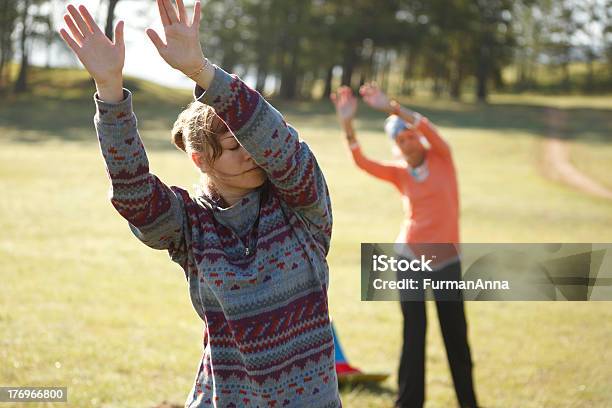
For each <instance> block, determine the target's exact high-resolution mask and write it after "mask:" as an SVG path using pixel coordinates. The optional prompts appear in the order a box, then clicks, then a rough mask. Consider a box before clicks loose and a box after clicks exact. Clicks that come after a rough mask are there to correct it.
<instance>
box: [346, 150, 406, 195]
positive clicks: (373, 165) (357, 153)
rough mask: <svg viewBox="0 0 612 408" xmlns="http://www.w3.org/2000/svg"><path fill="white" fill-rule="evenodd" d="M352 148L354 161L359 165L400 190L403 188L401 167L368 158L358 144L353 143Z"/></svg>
mask: <svg viewBox="0 0 612 408" xmlns="http://www.w3.org/2000/svg"><path fill="white" fill-rule="evenodd" d="M350 149H351V155H352V156H353V161H354V162H355V164H356V165H357V167H359V168H360V169H362V170H364V171H365V172H366V173H368V174H370V175H372V176H374V177H376V178H379V179H381V180H385V181H388V182H390V183H391V184H393V185H394V186H395V187H396V188H397V189H398V190H401V186H400V177H399V172H400V171H401V168H400V167H398V166H393V165H390V164H383V163H380V162H377V161H374V160H370V159H368V158H367V157H365V156H364V155H363V153H362V152H361V147H360V146H359V145H358V144H354V145H352V146H351V147H350Z"/></svg>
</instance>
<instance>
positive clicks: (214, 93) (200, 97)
mask: <svg viewBox="0 0 612 408" xmlns="http://www.w3.org/2000/svg"><path fill="white" fill-rule="evenodd" d="M213 67H214V68H215V75H214V76H213V79H212V81H211V82H210V86H209V87H208V89H204V88H202V87H201V86H200V85H198V84H196V86H195V89H194V91H193V97H194V99H195V100H196V101H198V102H202V103H203V104H205V105H209V106H212V107H213V108H214V107H215V104H216V105H220V104H221V103H222V102H223V98H222V95H223V94H224V93H226V92H224V91H226V90H227V89H228V88H229V86H230V83H231V82H232V77H231V76H230V74H228V73H227V72H225V71H224V70H222V69H221V68H219V67H218V66H216V65H214V64H213Z"/></svg>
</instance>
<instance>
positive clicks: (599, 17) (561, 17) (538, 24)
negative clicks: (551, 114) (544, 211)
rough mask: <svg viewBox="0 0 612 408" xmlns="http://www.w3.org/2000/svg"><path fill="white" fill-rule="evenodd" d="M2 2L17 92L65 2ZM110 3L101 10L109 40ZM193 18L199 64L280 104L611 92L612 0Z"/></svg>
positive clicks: (437, 1)
mask: <svg viewBox="0 0 612 408" xmlns="http://www.w3.org/2000/svg"><path fill="white" fill-rule="evenodd" d="M1 1H2V2H1V3H0V89H3V88H4V89H5V90H6V89H9V88H10V87H11V85H12V89H13V90H14V91H16V92H19V91H24V90H25V89H27V67H28V55H29V54H30V53H31V52H32V50H31V44H32V41H31V39H32V38H36V37H38V38H43V39H45V41H43V42H41V41H38V42H37V44H44V43H49V42H52V41H57V34H56V33H55V30H54V29H53V21H51V20H52V18H51V15H52V13H51V12H50V11H51V10H52V9H53V8H54V7H63V6H64V5H65V3H66V2H65V1H61V0H1ZM119 1H120V0H104V5H105V6H106V10H107V13H106V24H104V26H105V28H106V32H107V34H108V35H109V36H110V35H112V30H111V28H112V24H113V20H114V18H115V16H114V10H115V6H116V5H117V3H118V2H119ZM124 1H125V0H124ZM139 4H140V5H139V7H143V8H147V7H156V6H155V3H154V2H153V1H141V2H139ZM202 15H203V21H202V44H203V47H204V49H205V53H206V54H207V55H208V56H209V57H210V58H211V59H212V60H213V61H214V62H215V63H217V64H219V65H220V66H222V67H223V68H225V69H226V70H229V71H233V72H238V73H239V74H241V75H250V76H251V77H252V78H253V82H254V84H255V87H256V88H257V89H258V90H260V91H264V90H268V91H271V92H273V93H276V94H278V95H279V96H281V97H283V98H286V99H296V98H313V97H321V98H326V97H327V96H328V95H329V94H330V92H331V91H332V88H333V86H335V85H336V84H337V83H338V82H339V83H341V84H343V85H349V86H352V87H357V86H359V85H360V84H363V83H364V82H366V81H372V80H374V81H377V82H378V83H379V85H380V86H381V87H382V88H383V89H384V90H386V91H389V92H391V93H393V94H410V93H412V92H414V91H415V88H416V87H417V86H423V84H426V85H427V87H428V88H429V89H430V90H431V92H432V93H433V94H434V95H436V96H442V95H449V96H450V97H452V98H455V99H459V98H461V96H462V94H464V93H466V92H470V93H473V94H474V95H475V97H476V98H477V99H478V100H482V101H485V100H486V99H487V96H488V95H489V93H490V92H491V89H500V88H503V87H505V89H508V88H509V87H511V89H513V90H518V91H521V90H538V89H541V88H542V87H543V84H542V83H541V80H540V78H542V77H543V76H545V74H546V73H547V72H549V71H553V70H554V71H555V72H560V73H561V75H560V76H559V79H558V80H555V81H553V83H552V86H553V87H555V88H556V89H558V90H560V91H572V90H578V91H581V92H602V91H609V90H611V89H612V0H519V1H513V0H384V1H371V0H204V1H203V8H202ZM15 55H18V56H19V60H18V63H19V67H20V68H19V70H18V72H19V74H18V75H17V76H16V78H15V79H14V83H13V84H9V81H10V79H9V78H8V75H7V72H8V70H7V65H8V62H9V61H11V60H12V59H13V57H14V56H15ZM576 65H578V66H583V68H584V72H585V75H583V76H581V79H580V82H578V81H577V80H575V79H573V78H572V75H573V74H572V69H571V67H572V66H576ZM508 71H512V72H513V73H514V74H513V76H512V80H511V82H508V79H507V77H508V75H505V73H507V72H508ZM549 82H550V81H549ZM549 85H550V84H549ZM390 88H392V89H390Z"/></svg>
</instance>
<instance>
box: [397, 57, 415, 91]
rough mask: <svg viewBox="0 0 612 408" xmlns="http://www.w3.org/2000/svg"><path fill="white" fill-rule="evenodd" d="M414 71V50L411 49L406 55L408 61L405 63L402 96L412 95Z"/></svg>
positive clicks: (401, 87) (401, 88)
mask: <svg viewBox="0 0 612 408" xmlns="http://www.w3.org/2000/svg"><path fill="white" fill-rule="evenodd" d="M413 71H414V50H412V49H410V50H408V52H407V53H406V60H405V62H404V73H403V75H402V84H401V86H400V91H401V93H402V95H411V94H412V73H413Z"/></svg>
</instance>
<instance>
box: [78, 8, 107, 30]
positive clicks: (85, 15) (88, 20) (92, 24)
mask: <svg viewBox="0 0 612 408" xmlns="http://www.w3.org/2000/svg"><path fill="white" fill-rule="evenodd" d="M79 11H80V12H81V15H82V16H83V18H85V22H86V23H87V26H88V27H89V29H90V30H91V32H92V33H96V34H101V33H102V30H100V27H99V26H98V24H96V20H94V18H93V17H92V16H91V14H89V10H87V7H85V6H83V5H81V6H79Z"/></svg>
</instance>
